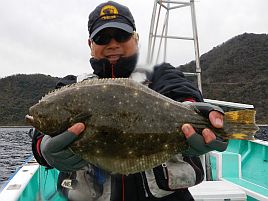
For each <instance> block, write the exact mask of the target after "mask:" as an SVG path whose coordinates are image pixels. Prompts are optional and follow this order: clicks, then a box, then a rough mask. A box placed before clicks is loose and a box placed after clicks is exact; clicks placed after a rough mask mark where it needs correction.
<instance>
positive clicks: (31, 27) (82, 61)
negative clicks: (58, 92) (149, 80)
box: [0, 0, 268, 77]
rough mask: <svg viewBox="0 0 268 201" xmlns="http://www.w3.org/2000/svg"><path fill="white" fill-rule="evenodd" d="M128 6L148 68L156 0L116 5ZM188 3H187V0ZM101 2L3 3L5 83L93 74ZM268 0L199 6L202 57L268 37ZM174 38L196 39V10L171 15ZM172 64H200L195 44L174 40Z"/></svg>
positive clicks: (224, 0)
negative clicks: (18, 77)
mask: <svg viewBox="0 0 268 201" xmlns="http://www.w3.org/2000/svg"><path fill="white" fill-rule="evenodd" d="M116 1H117V2H119V3H123V4H125V5H127V6H128V7H129V8H130V10H131V11H132V13H133V15H134V18H135V20H136V26H137V31H138V33H139V35H140V61H139V63H140V64H144V63H145V59H146V53H147V43H148V36H149V28H150V21H151V15H152V9H153V4H154V0H135V1H134V0H116ZM182 1H183V0H182ZM101 2H103V1H100V0H53V1H52V0H50V1H49V0H0V66H1V67H0V77H5V76H9V75H12V74H18V73H23V74H32V73H43V74H47V75H52V76H58V77H62V76H65V75H68V74H75V75H77V74H82V73H85V72H91V69H90V67H89V58H90V51H89V48H88V46H87V38H88V33H87V19H88V14H89V13H90V11H91V10H92V9H94V8H95V7H96V6H97V5H98V4H99V3H101ZM267 9H268V1H267V0H198V1H196V3H195V10H196V16H197V29H198V36H199V46H200V53H201V54H203V53H206V52H208V51H209V50H211V49H212V48H213V47H215V46H217V45H220V44H222V43H223V42H225V41H227V40H228V39H230V38H232V37H234V36H236V35H239V34H242V33H245V32H247V33H258V34H259V33H266V34H267V33H268V20H267V19H268V12H267ZM169 30H170V34H171V35H176V34H177V35H179V36H188V37H189V36H192V35H191V34H192V32H191V21H190V10H189V8H182V9H181V8H180V9H176V10H173V11H171V13H170V22H169ZM168 45H169V46H168V47H169V49H168V52H167V53H168V61H170V63H171V64H173V65H175V66H178V65H180V64H185V63H187V62H190V61H191V60H193V59H194V54H193V43H192V42H189V41H178V42H177V41H174V40H171V42H169V44H168Z"/></svg>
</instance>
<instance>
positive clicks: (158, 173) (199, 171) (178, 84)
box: [33, 63, 204, 201]
mask: <svg viewBox="0 0 268 201" xmlns="http://www.w3.org/2000/svg"><path fill="white" fill-rule="evenodd" d="M147 77H148V83H149V85H148V87H149V88H151V89H153V90H155V91H157V92H159V93H161V94H163V95H165V96H167V97H169V98H171V99H173V100H176V101H180V102H183V101H185V100H189V99H191V100H193V101H197V102H202V101H203V98H202V95H201V93H200V91H199V90H198V89H197V88H196V87H195V86H194V85H193V84H192V83H191V82H189V81H188V80H187V79H185V77H184V75H183V73H182V72H180V71H179V70H178V69H175V68H174V67H173V66H171V65H170V64H167V63H164V64H161V65H159V66H156V67H155V68H154V71H153V72H152V73H148V75H147ZM75 82H76V76H72V75H69V76H66V77H64V78H62V79H61V80H60V81H59V82H58V83H57V86H56V88H60V87H62V86H64V85H68V84H72V83H75ZM33 144H34V145H33V152H34V153H35V157H36V158H37V161H39V162H40V161H42V162H41V163H40V164H41V165H47V164H46V163H45V162H44V159H42V156H41V155H38V154H37V153H36V152H37V151H36V150H37V149H38V148H36V147H35V146H36V144H38V143H36V142H34V140H33ZM183 160H184V161H186V162H187V163H189V164H190V165H191V166H192V167H193V169H194V172H195V175H196V182H195V184H198V183H200V182H201V181H202V180H203V178H204V172H203V168H202V164H201V161H200V159H199V157H184V158H183ZM162 169H163V167H162V166H159V167H156V168H154V174H155V177H156V180H157V185H158V186H159V188H160V189H163V190H166V191H169V190H170V189H168V186H166V181H165V179H166V178H165V177H164V175H163V170H162ZM74 174H75V173H74ZM71 175H72V174H71V173H70V174H69V173H67V174H66V173H61V174H60V177H59V182H58V183H59V184H60V183H61V181H62V180H63V179H65V178H66V177H72V176H71ZM58 187H59V188H62V187H61V186H60V185H58ZM61 190H62V191H63V192H67V191H68V190H67V189H61ZM172 191H173V190H172ZM123 196H124V198H123ZM110 200H111V201H120V200H125V201H160V200H161V201H173V200H174V201H179V200H193V198H192V196H191V194H190V193H189V191H188V189H187V188H185V189H177V190H175V191H174V193H172V194H170V195H167V196H164V197H162V198H156V197H154V196H153V194H152V193H151V191H150V188H149V185H148V182H147V180H146V175H145V173H144V172H142V173H136V174H132V175H128V176H122V175H112V176H111V198H110Z"/></svg>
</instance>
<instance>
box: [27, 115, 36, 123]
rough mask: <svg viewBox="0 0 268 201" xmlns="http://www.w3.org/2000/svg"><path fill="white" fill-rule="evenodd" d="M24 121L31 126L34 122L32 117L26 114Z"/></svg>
mask: <svg viewBox="0 0 268 201" xmlns="http://www.w3.org/2000/svg"><path fill="white" fill-rule="evenodd" d="M25 120H26V121H27V122H28V123H30V124H32V123H33V122H34V118H33V116H31V115H28V114H27V115H26V116H25Z"/></svg>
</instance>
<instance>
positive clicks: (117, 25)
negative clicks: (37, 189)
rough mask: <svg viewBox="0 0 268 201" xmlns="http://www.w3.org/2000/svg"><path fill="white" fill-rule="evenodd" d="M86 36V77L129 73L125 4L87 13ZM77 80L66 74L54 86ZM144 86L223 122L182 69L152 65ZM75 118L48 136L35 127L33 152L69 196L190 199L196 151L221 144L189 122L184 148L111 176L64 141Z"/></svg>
mask: <svg viewBox="0 0 268 201" xmlns="http://www.w3.org/2000/svg"><path fill="white" fill-rule="evenodd" d="M88 31H89V40H88V44H89V46H90V48H91V55H92V58H91V59H90V63H91V66H92V68H93V70H94V74H93V75H91V76H89V77H88V78H86V79H97V78H121V77H124V78H127V77H130V78H132V77H133V74H134V73H135V67H136V62H137V58H138V35H137V33H136V26H135V22H134V18H133V16H132V14H131V12H130V11H129V9H128V8H127V7H125V6H123V5H120V4H118V3H115V2H112V1H109V2H106V3H102V4H100V5H99V6H97V7H96V8H95V9H94V10H93V11H92V12H91V14H90V15H89V21H88ZM76 81H79V77H75V76H67V77H65V78H63V79H62V80H61V81H60V82H59V83H58V84H57V88H59V87H61V86H64V85H66V84H70V83H74V82H76ZM147 81H148V83H149V84H148V87H150V88H151V89H153V90H155V91H157V92H159V93H161V94H163V95H165V96H167V97H169V98H172V99H174V100H176V101H180V102H186V104H188V105H191V107H193V108H194V109H196V110H197V111H198V112H199V113H200V114H202V115H204V116H206V117H207V118H209V120H210V121H211V123H212V125H213V126H214V127H216V128H221V127H222V125H223V111H222V110H221V109H220V108H218V107H216V106H212V105H209V104H204V103H192V102H202V101H203V98H202V96H201V94H200V92H199V91H198V89H196V88H195V87H194V86H193V85H192V84H191V83H190V82H188V81H187V80H186V79H185V78H184V76H183V74H182V73H181V72H180V71H178V70H177V69H175V68H174V67H173V66H171V65H170V64H167V63H163V64H161V65H158V66H155V68H154V71H153V72H152V73H150V74H148V75H147ZM84 129H85V125H84V124H83V123H76V124H74V125H73V126H71V127H70V128H69V129H68V130H67V131H65V132H63V133H62V134H60V135H58V136H55V137H53V138H51V137H49V136H47V135H44V134H42V133H39V132H38V131H35V133H34V137H33V153H34V155H35V157H36V159H37V161H38V162H39V163H40V164H41V165H44V166H46V167H48V168H52V167H55V168H57V169H58V170H60V171H61V174H60V176H59V182H58V187H59V190H61V191H62V192H63V193H64V194H65V195H66V197H67V198H68V199H69V200H79V201H82V200H100V201H101V200H112V201H120V200H123V201H145V200H148V201H153V200H161V201H167V200H168V201H173V200H174V201H175V200H176V201H178V200H193V197H192V196H191V194H190V193H189V191H188V189H187V188H188V187H190V186H193V185H195V184H198V183H200V182H201V181H202V180H203V177H204V173H203V168H202V165H201V162H200V159H199V157H198V156H199V155H201V154H204V153H206V152H208V151H210V150H214V149H216V150H219V151H223V150H225V149H226V146H227V143H225V142H223V141H221V139H219V138H216V136H215V135H214V133H213V132H212V131H211V130H209V129H204V130H203V131H202V134H200V135H199V134H196V133H195V130H194V128H193V127H192V126H191V125H190V124H185V125H183V126H182V131H183V133H184V134H185V137H186V139H187V142H188V143H189V149H188V150H187V151H186V152H184V153H183V154H178V155H176V156H174V157H173V158H172V159H171V160H169V161H167V162H166V163H164V164H162V165H160V166H158V167H155V168H153V170H146V171H145V172H140V173H136V174H131V175H127V176H125V175H118V174H115V175H111V174H109V173H108V172H106V171H105V170H101V169H99V168H98V167H95V166H93V165H91V164H88V163H87V162H86V161H84V160H83V159H81V158H80V157H79V156H77V155H75V154H74V153H73V152H72V151H71V150H70V148H68V146H69V145H70V144H71V143H72V142H73V141H74V140H76V139H77V137H78V136H79V135H80V134H81V133H82V132H83V130H84Z"/></svg>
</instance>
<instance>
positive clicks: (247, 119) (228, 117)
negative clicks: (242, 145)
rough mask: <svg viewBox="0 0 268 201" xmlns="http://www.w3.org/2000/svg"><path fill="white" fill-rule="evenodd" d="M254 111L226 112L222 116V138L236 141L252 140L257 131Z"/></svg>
mask: <svg viewBox="0 0 268 201" xmlns="http://www.w3.org/2000/svg"><path fill="white" fill-rule="evenodd" d="M255 115H256V111H255V110H238V111H230V112H226V113H225V115H224V130H225V134H223V136H222V137H223V138H226V139H238V140H253V139H254V134H255V133H256V131H258V130H259V128H258V126H257V125H256V123H255Z"/></svg>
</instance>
